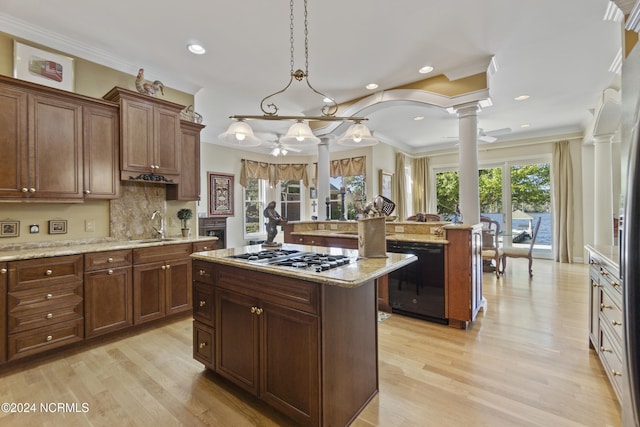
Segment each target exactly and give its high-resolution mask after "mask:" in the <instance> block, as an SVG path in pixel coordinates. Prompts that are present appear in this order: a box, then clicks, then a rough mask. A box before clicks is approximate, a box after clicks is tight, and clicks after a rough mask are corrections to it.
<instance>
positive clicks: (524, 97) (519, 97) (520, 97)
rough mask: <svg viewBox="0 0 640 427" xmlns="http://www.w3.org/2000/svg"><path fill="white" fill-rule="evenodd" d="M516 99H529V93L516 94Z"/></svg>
mask: <svg viewBox="0 0 640 427" xmlns="http://www.w3.org/2000/svg"><path fill="white" fill-rule="evenodd" d="M513 99H515V100H516V101H524V100H525V99H529V95H520V96H516V97H515V98H513Z"/></svg>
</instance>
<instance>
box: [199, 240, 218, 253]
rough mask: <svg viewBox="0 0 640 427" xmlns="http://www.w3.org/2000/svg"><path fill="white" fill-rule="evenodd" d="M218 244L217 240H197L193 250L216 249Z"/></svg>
mask: <svg viewBox="0 0 640 427" xmlns="http://www.w3.org/2000/svg"><path fill="white" fill-rule="evenodd" d="M217 246H218V241H217V240H208V241H206V242H195V243H194V244H193V252H203V251H215V250H216V248H217Z"/></svg>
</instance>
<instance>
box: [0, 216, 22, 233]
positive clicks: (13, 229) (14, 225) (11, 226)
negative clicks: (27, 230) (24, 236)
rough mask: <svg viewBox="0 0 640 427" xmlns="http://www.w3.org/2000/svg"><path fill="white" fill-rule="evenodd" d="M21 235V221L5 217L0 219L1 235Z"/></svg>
mask: <svg viewBox="0 0 640 427" xmlns="http://www.w3.org/2000/svg"><path fill="white" fill-rule="evenodd" d="M18 236H20V221H14V220H12V219H3V220H2V221H0V237H18Z"/></svg>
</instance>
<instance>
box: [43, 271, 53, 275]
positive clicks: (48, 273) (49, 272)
mask: <svg viewBox="0 0 640 427" xmlns="http://www.w3.org/2000/svg"><path fill="white" fill-rule="evenodd" d="M44 274H46V275H47V276H51V275H52V274H53V270H47V271H45V272H44Z"/></svg>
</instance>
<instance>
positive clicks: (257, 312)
mask: <svg viewBox="0 0 640 427" xmlns="http://www.w3.org/2000/svg"><path fill="white" fill-rule="evenodd" d="M256 314H257V315H258V316H260V315H261V314H262V309H261V308H256Z"/></svg>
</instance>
